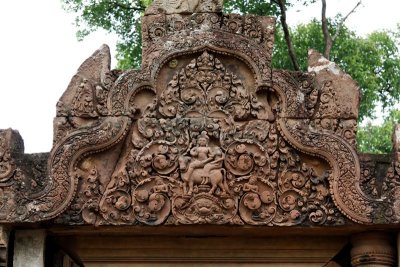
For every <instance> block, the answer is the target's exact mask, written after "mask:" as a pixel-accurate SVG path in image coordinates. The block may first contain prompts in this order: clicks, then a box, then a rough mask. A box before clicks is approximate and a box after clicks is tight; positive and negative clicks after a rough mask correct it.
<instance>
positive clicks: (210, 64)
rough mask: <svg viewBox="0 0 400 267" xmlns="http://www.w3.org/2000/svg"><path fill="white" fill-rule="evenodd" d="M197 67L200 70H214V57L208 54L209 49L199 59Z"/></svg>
mask: <svg viewBox="0 0 400 267" xmlns="http://www.w3.org/2000/svg"><path fill="white" fill-rule="evenodd" d="M197 67H198V69H199V70H209V71H211V70H213V69H214V57H213V55H211V54H208V53H207V51H204V53H203V54H202V55H201V56H200V57H199V58H198V59H197Z"/></svg>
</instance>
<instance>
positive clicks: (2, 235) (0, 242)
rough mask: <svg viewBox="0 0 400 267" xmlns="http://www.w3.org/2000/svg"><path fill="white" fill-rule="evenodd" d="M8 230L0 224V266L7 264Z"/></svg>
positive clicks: (4, 266)
mask: <svg viewBox="0 0 400 267" xmlns="http://www.w3.org/2000/svg"><path fill="white" fill-rule="evenodd" d="M9 234H10V231H9V229H7V227H5V226H3V225H1V226H0V267H6V266H7V260H8V259H7V256H8V239H9Z"/></svg>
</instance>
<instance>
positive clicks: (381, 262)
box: [351, 232, 396, 267]
mask: <svg viewBox="0 0 400 267" xmlns="http://www.w3.org/2000/svg"><path fill="white" fill-rule="evenodd" d="M352 245H353V248H352V249H351V265H352V266H354V267H361V266H368V267H384V266H395V265H394V264H395V261H396V259H395V254H396V252H395V249H394V246H393V244H392V240H391V238H390V235H389V234H387V233H383V232H368V233H361V234H358V235H355V236H354V237H353V238H352Z"/></svg>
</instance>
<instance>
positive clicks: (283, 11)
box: [271, 0, 300, 71]
mask: <svg viewBox="0 0 400 267" xmlns="http://www.w3.org/2000/svg"><path fill="white" fill-rule="evenodd" d="M271 2H272V3H275V4H277V5H278V6H279V9H280V12H281V24H282V29H283V33H284V36H285V41H286V46H287V48H288V52H289V57H290V61H291V62H292V65H293V68H294V70H296V71H299V70H300V67H299V63H298V61H297V56H296V52H295V50H294V47H293V44H292V39H291V37H290V32H289V26H288V25H287V23H286V5H285V4H286V3H285V2H286V1H285V0H271Z"/></svg>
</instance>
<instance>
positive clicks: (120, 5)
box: [110, 1, 145, 12]
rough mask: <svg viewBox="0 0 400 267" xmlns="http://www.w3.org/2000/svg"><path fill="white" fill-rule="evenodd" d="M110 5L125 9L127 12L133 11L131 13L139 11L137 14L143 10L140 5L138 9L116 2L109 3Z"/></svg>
mask: <svg viewBox="0 0 400 267" xmlns="http://www.w3.org/2000/svg"><path fill="white" fill-rule="evenodd" d="M110 4H112V5H114V6H116V7H119V8H122V9H127V10H133V11H139V12H142V11H144V10H145V8H144V7H143V6H142V5H140V7H134V6H131V5H125V4H123V3H119V2H118V1H110Z"/></svg>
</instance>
